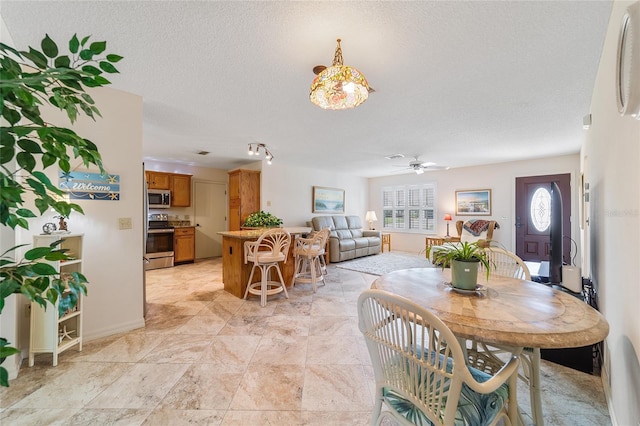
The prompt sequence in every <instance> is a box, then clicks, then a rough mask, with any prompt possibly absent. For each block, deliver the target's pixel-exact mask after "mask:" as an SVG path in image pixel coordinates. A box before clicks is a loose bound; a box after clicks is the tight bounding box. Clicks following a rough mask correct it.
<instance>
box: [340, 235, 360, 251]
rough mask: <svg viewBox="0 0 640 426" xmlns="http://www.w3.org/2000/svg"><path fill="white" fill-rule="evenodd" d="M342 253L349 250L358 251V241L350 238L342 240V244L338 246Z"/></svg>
mask: <svg viewBox="0 0 640 426" xmlns="http://www.w3.org/2000/svg"><path fill="white" fill-rule="evenodd" d="M338 247H339V250H340V251H347V250H355V249H356V240H354V239H352V238H350V239H346V240H340V244H339V245H338Z"/></svg>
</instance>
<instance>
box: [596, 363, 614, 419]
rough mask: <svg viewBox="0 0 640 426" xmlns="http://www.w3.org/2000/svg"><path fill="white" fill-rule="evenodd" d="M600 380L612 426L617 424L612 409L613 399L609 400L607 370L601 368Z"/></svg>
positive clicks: (609, 390)
mask: <svg viewBox="0 0 640 426" xmlns="http://www.w3.org/2000/svg"><path fill="white" fill-rule="evenodd" d="M600 380H602V388H603V389H604V397H605V399H606V400H607V408H608V409H609V418H610V419H611V425H612V426H618V420H617V419H616V413H615V411H613V401H612V400H611V388H610V387H609V377H608V375H607V370H606V369H605V368H603V369H602V373H601V374H600Z"/></svg>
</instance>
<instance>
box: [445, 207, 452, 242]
mask: <svg viewBox="0 0 640 426" xmlns="http://www.w3.org/2000/svg"><path fill="white" fill-rule="evenodd" d="M444 220H446V221H447V235H446V236H447V237H450V235H449V222H451V220H452V219H451V215H450V214H449V213H447V214H445V215H444Z"/></svg>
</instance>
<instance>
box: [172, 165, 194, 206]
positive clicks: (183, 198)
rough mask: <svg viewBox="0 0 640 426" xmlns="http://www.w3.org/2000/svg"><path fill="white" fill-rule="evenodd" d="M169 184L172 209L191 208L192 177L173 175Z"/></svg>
mask: <svg viewBox="0 0 640 426" xmlns="http://www.w3.org/2000/svg"><path fill="white" fill-rule="evenodd" d="M169 182H170V188H169V189H171V207H189V206H190V205H191V175H179V174H175V173H172V174H171V176H170V177H169Z"/></svg>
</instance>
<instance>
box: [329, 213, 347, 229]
mask: <svg viewBox="0 0 640 426" xmlns="http://www.w3.org/2000/svg"><path fill="white" fill-rule="evenodd" d="M331 217H332V218H333V225H334V226H335V229H336V230H340V229H349V225H348V223H347V219H346V218H345V217H344V216H331Z"/></svg>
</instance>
